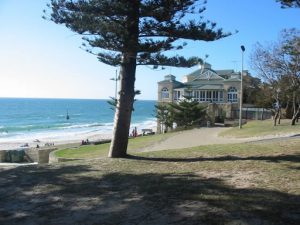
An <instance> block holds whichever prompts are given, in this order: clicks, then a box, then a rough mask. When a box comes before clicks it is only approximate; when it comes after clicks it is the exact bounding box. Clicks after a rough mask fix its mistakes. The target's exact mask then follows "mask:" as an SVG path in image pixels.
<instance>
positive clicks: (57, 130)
mask: <svg viewBox="0 0 300 225" xmlns="http://www.w3.org/2000/svg"><path fill="white" fill-rule="evenodd" d="M155 103H156V102H155V101H145V100H137V101H136V102H135V103H134V111H133V115H132V119H131V127H137V128H138V129H139V130H141V129H143V128H152V127H155V124H156V122H155V121H156V119H155V115H154V114H155V113H154V108H155V107H154V105H155ZM111 108H112V107H111V105H109V104H108V103H107V100H87V99H84V100H83V99H30V98H0V143H7V142H26V141H30V140H36V139H38V140H43V139H45V140H46V139H47V140H63V139H70V138H72V137H75V136H76V137H77V138H78V137H79V138H80V137H81V136H82V137H83V136H87V135H88V134H95V133H97V134H102V135H107V136H111V135H112V130H113V120H114V110H113V109H111ZM67 115H68V116H69V119H68V118H67Z"/></svg>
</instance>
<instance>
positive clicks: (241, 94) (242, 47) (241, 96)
mask: <svg viewBox="0 0 300 225" xmlns="http://www.w3.org/2000/svg"><path fill="white" fill-rule="evenodd" d="M241 49H242V73H241V90H240V115H239V118H240V119H239V128H240V129H242V110H243V73H244V52H245V46H244V45H241Z"/></svg>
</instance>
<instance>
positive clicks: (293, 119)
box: [292, 105, 300, 126]
mask: <svg viewBox="0 0 300 225" xmlns="http://www.w3.org/2000/svg"><path fill="white" fill-rule="evenodd" d="M299 114H300V105H299V106H298V109H297V111H296V112H294V115H293V118H292V126H294V125H296V120H297V119H298V117H299Z"/></svg>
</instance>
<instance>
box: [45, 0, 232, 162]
mask: <svg viewBox="0 0 300 225" xmlns="http://www.w3.org/2000/svg"><path fill="white" fill-rule="evenodd" d="M201 2H202V1H200V0H180V1H178V0H168V1H165V0H85V1H83V0H51V3H50V4H49V5H48V6H49V8H50V10H51V13H50V16H49V18H50V20H52V21H53V22H54V23H57V24H63V25H65V26H66V27H67V28H69V29H71V30H72V31H74V32H76V33H78V34H80V35H81V36H83V40H84V44H83V46H84V48H85V49H86V51H87V52H89V53H91V54H94V55H96V56H97V58H98V59H99V60H100V62H103V63H105V64H108V65H111V66H117V65H120V67H121V69H120V95H119V99H118V107H117V110H116V112H115V113H116V116H115V124H114V131H113V139H112V144H111V148H110V153H109V156H110V157H125V156H126V154H127V153H126V152H127V145H128V140H127V139H128V135H129V129H130V120H131V114H132V108H133V102H134V95H135V93H134V92H135V91H134V83H135V79H136V78H135V74H136V66H137V65H153V66H154V68H157V67H158V66H175V67H190V66H193V65H195V64H197V63H199V62H201V61H202V60H201V59H200V58H198V57H190V58H185V57H183V56H181V55H178V50H181V49H182V48H184V47H185V46H186V45H187V43H186V42H185V41H184V40H193V41H197V40H201V41H214V40H218V39H220V38H224V37H227V36H228V35H230V34H229V33H224V32H223V31H222V29H216V23H213V22H210V21H203V17H202V16H201V14H202V13H203V11H204V10H205V7H203V5H204V3H203V5H202V4H201ZM46 13H47V12H46ZM166 51H169V52H168V54H165V53H164V52H166ZM170 52H171V53H173V52H176V54H177V55H171V54H169V53H170Z"/></svg>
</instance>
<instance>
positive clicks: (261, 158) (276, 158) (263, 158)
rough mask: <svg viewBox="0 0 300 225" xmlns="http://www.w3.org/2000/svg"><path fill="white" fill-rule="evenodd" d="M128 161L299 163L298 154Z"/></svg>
mask: <svg viewBox="0 0 300 225" xmlns="http://www.w3.org/2000/svg"><path fill="white" fill-rule="evenodd" d="M127 158H128V159H132V160H145V161H157V162H185V163H193V162H205V161H215V162H222V161H251V160H253V161H267V162H273V163H278V162H282V161H286V162H295V163H298V162H300V154H290V155H274V156H272V155H271V156H248V157H240V156H232V155H226V156H219V157H193V158H167V157H144V156H137V155H128V156H127Z"/></svg>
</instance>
